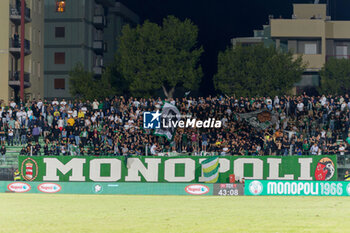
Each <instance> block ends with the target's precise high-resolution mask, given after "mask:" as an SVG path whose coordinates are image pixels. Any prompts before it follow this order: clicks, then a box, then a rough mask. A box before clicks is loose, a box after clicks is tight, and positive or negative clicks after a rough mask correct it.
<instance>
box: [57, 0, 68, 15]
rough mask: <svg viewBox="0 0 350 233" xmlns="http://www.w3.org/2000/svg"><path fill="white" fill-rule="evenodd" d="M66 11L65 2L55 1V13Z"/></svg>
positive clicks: (62, 0) (63, 0)
mask: <svg viewBox="0 0 350 233" xmlns="http://www.w3.org/2000/svg"><path fill="white" fill-rule="evenodd" d="M65 11H66V1H65V0H56V12H60V13H62V12H65Z"/></svg>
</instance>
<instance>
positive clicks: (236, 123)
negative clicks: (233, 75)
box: [0, 94, 350, 155]
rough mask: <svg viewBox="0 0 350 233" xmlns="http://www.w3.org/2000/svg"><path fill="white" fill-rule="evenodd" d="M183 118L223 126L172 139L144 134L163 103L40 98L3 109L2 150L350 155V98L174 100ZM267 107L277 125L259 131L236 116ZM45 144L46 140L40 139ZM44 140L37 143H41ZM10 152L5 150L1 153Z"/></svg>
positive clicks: (0, 113) (185, 131)
mask: <svg viewBox="0 0 350 233" xmlns="http://www.w3.org/2000/svg"><path fill="white" fill-rule="evenodd" d="M168 101H169V102H170V103H172V104H174V105H176V106H177V108H178V109H179V110H180V112H181V114H183V115H191V117H192V118H196V119H201V120H206V119H208V118H215V119H216V120H220V121H221V122H222V128H219V129H217V128H209V129H208V128H199V129H197V128H185V129H177V131H176V134H175V136H174V139H173V141H168V140H167V139H166V138H164V137H159V136H155V135H153V134H152V132H150V131H149V130H145V129H143V128H142V126H143V112H144V111H156V110H157V109H161V106H162V103H163V102H162V100H161V99H143V98H141V99H136V98H128V99H126V98H123V97H115V98H112V99H108V98H106V99H105V100H102V101H98V100H94V101H92V102H89V101H86V102H83V101H80V100H74V101H71V100H69V101H65V100H64V99H63V100H60V101H58V100H56V99H55V100H53V101H46V100H37V101H28V102H26V103H17V104H16V103H15V102H14V101H10V102H9V104H8V105H5V103H2V104H1V106H2V107H1V110H0V117H1V120H0V142H1V145H10V146H12V145H21V146H23V148H22V150H21V154H22V155H163V154H177V153H183V154H189V153H190V154H192V155H200V154H218V155H309V154H310V155H317V154H346V153H349V152H350V151H349V150H350V146H349V143H350V134H349V117H350V98H349V96H348V95H345V96H319V97H309V96H307V95H305V94H304V95H300V96H281V97H277V96H276V97H273V98H270V97H261V98H243V97H241V98H235V97H207V98H201V97H200V98H191V97H187V98H180V99H170V100H168ZM259 109H267V110H269V111H271V112H272V113H273V114H274V115H275V116H277V121H276V122H275V124H274V125H272V126H271V127H269V128H268V129H266V130H259V129H256V128H254V127H253V126H251V125H250V124H249V123H248V122H246V121H243V120H242V119H240V117H239V114H242V113H248V112H254V111H256V110H259ZM42 140H43V141H42ZM39 142H40V143H39ZM4 150H5V152H4V153H6V149H2V150H0V153H3V151H4Z"/></svg>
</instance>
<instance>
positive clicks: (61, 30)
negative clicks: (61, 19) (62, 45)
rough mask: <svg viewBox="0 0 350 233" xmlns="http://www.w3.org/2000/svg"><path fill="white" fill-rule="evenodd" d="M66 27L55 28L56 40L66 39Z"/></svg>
mask: <svg viewBox="0 0 350 233" xmlns="http://www.w3.org/2000/svg"><path fill="white" fill-rule="evenodd" d="M65 31H66V30H65V27H56V28H55V36H56V38H64V37H65Z"/></svg>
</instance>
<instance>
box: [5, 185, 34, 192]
mask: <svg viewBox="0 0 350 233" xmlns="http://www.w3.org/2000/svg"><path fill="white" fill-rule="evenodd" d="M7 189H8V190H9V191H12V192H15V193H25V192H28V191H29V190H30V189H31V187H30V185H29V184H26V183H23V182H14V183H11V184H9V185H7Z"/></svg>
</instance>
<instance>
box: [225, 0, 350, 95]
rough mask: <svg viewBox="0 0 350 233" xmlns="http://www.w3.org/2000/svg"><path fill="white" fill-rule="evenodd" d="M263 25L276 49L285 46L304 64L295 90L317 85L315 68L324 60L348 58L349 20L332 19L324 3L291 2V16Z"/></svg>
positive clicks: (349, 46) (319, 66)
mask: <svg viewBox="0 0 350 233" xmlns="http://www.w3.org/2000/svg"><path fill="white" fill-rule="evenodd" d="M266 27H269V28H270V35H269V37H270V38H271V39H272V40H273V41H274V46H276V48H281V47H283V48H285V47H287V50H289V51H292V52H293V54H294V56H295V57H297V56H302V57H303V60H304V62H305V63H306V64H307V69H306V72H305V73H304V74H303V76H302V80H301V81H300V82H299V83H296V84H295V86H296V91H297V92H300V91H302V90H304V89H306V88H314V87H317V86H319V83H320V76H319V71H320V70H321V68H322V67H323V65H324V64H325V62H326V61H327V59H329V58H331V57H334V58H346V59H349V57H350V21H332V20H331V17H330V16H328V15H327V5H326V4H293V15H292V17H291V19H273V18H271V19H270V25H267V26H266ZM232 41H234V40H232ZM243 42H244V43H246V41H245V40H243Z"/></svg>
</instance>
